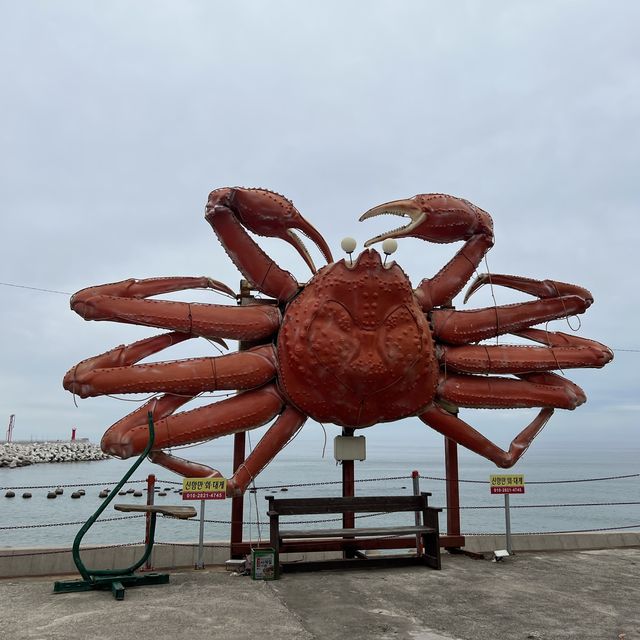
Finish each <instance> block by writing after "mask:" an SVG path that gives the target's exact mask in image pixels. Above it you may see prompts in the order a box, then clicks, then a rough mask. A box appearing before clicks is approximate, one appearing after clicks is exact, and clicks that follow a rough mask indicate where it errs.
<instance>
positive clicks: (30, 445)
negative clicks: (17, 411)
mask: <svg viewBox="0 0 640 640" xmlns="http://www.w3.org/2000/svg"><path fill="white" fill-rule="evenodd" d="M108 457H109V456H108V455H106V454H104V453H103V452H102V450H101V449H100V447H99V446H97V445H95V444H91V443H90V442H88V441H82V440H73V441H69V442H24V443H17V442H6V443H4V444H2V443H0V467H9V468H10V469H13V468H15V467H26V466H28V465H30V464H39V463H43V462H89V461H91V460H106V459H107V458H108Z"/></svg>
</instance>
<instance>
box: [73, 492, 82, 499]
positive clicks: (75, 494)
mask: <svg viewBox="0 0 640 640" xmlns="http://www.w3.org/2000/svg"><path fill="white" fill-rule="evenodd" d="M71 497H72V498H74V499H75V498H81V497H82V494H81V493H80V492H79V491H74V492H73V493H72V494H71Z"/></svg>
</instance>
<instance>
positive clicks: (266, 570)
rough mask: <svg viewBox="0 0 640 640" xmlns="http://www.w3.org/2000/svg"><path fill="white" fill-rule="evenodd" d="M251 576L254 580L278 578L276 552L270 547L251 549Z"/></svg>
mask: <svg viewBox="0 0 640 640" xmlns="http://www.w3.org/2000/svg"><path fill="white" fill-rule="evenodd" d="M251 577H252V578H253V580H275V579H276V552H275V549H272V548H270V547H268V548H266V549H252V550H251Z"/></svg>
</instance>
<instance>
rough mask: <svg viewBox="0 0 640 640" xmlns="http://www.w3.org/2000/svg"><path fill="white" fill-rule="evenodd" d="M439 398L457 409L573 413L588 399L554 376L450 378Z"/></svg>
mask: <svg viewBox="0 0 640 640" xmlns="http://www.w3.org/2000/svg"><path fill="white" fill-rule="evenodd" d="M438 395H439V397H441V398H442V399H443V400H445V401H446V402H448V403H453V404H454V405H456V406H461V407H473V408H476V409H507V408H509V409H518V408H526V407H554V408H556V409H569V410H573V409H575V408H576V407H579V406H580V405H581V404H583V403H584V402H586V399H587V398H586V396H585V394H584V391H583V390H582V389H581V388H580V387H579V386H578V385H577V384H574V383H573V382H571V381H570V380H567V379H566V378H563V377H561V376H559V375H556V374H555V373H521V374H518V376H517V378H496V377H493V376H473V375H459V374H447V375H446V376H442V378H441V380H440V383H439V384H438Z"/></svg>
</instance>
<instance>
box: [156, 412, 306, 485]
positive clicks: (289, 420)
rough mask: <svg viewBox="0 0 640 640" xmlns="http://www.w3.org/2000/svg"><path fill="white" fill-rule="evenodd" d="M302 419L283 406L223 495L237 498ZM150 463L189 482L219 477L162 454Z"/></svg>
mask: <svg viewBox="0 0 640 640" xmlns="http://www.w3.org/2000/svg"><path fill="white" fill-rule="evenodd" d="M306 419H307V418H306V416H305V415H304V414H302V413H300V412H299V411H298V410H297V409H295V408H294V407H292V406H286V407H285V409H284V411H283V412H282V413H281V414H280V415H279V416H278V418H277V419H276V421H275V422H274V424H273V426H271V427H270V428H269V430H268V431H267V432H266V433H265V434H264V435H263V436H262V438H261V439H260V441H259V442H258V444H257V445H256V446H255V448H254V449H253V451H252V452H251V453H250V454H249V455H248V456H247V458H246V459H245V461H244V462H243V463H242V465H240V467H239V468H238V470H237V471H236V472H235V473H234V474H233V477H232V478H230V479H229V481H228V482H227V495H229V496H233V495H241V494H243V493H244V492H245V491H246V490H247V487H248V486H249V484H250V483H251V481H252V480H253V479H254V478H255V477H256V476H257V475H258V474H259V473H260V472H261V471H262V470H263V469H264V468H265V467H266V466H267V465H268V464H269V463H270V462H271V460H273V458H274V457H275V455H276V454H277V453H278V452H279V451H281V450H282V449H283V448H284V447H285V445H286V444H287V443H288V442H289V441H290V440H291V438H292V437H293V436H294V435H295V434H296V433H297V432H298V430H299V429H300V428H301V427H302V425H303V424H304V423H305V421H306ZM152 459H153V462H155V463H157V464H160V465H162V466H163V467H166V468H167V469H170V470H171V471H175V472H176V473H179V474H180V475H183V476H189V477H192V478H208V477H215V476H220V475H221V474H220V472H219V471H217V470H216V469H212V468H211V467H207V466H206V465H203V464H198V463H195V462H190V461H188V460H184V459H183V458H178V457H177V456H173V455H170V454H168V453H165V452H163V451H161V452H157V453H154V454H153V458H152Z"/></svg>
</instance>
